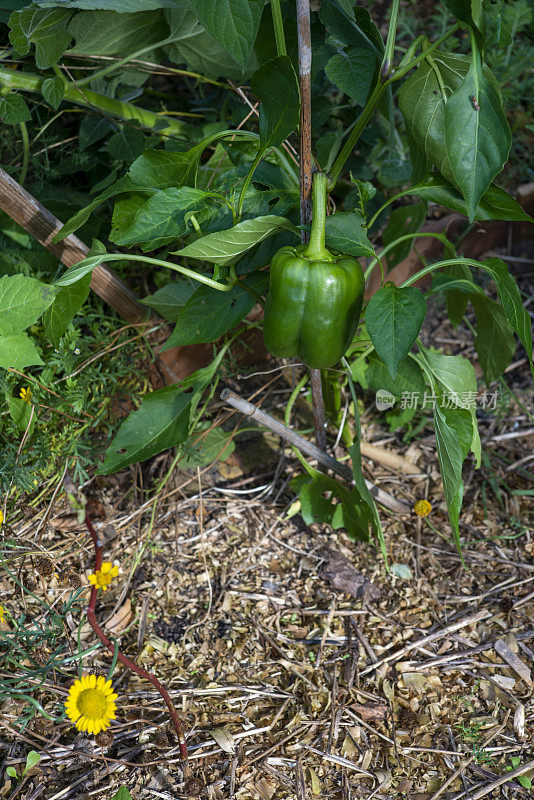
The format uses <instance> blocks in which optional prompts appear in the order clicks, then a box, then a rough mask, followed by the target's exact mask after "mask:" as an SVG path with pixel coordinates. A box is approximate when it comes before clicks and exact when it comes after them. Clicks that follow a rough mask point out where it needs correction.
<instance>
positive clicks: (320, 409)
mask: <svg viewBox="0 0 534 800" xmlns="http://www.w3.org/2000/svg"><path fill="white" fill-rule="evenodd" d="M297 38H298V50H299V84H300V223H301V225H308V224H309V222H310V220H311V203H310V197H311V189H312V151H311V65H312V49H311V26H310V2H309V0H297ZM301 236H302V241H303V242H304V243H305V242H306V241H307V238H308V237H307V234H306V231H304V230H303V231H302V234H301ZM310 383H311V389H312V402H313V423H314V428H315V438H316V440H317V445H318V447H319V448H320V449H321V450H326V432H325V412H324V401H323V389H322V386H321V371H320V370H318V369H311V370H310Z"/></svg>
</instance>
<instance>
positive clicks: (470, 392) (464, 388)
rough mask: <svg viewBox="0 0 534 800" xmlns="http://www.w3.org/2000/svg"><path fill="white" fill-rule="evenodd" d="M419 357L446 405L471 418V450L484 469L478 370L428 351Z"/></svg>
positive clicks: (461, 359) (421, 350) (422, 349)
mask: <svg viewBox="0 0 534 800" xmlns="http://www.w3.org/2000/svg"><path fill="white" fill-rule="evenodd" d="M419 357H420V358H422V359H423V361H424V364H425V365H426V367H427V369H428V370H429V371H430V374H431V377H432V380H433V382H434V384H435V385H436V386H437V389H438V390H439V392H440V393H441V395H442V396H443V397H442V398H441V399H440V402H442V403H443V404H444V405H446V406H448V407H453V408H461V409H464V410H466V411H468V412H469V413H470V415H471V426H472V435H471V441H470V448H471V450H472V451H473V454H474V456H475V461H476V465H477V467H479V466H480V459H481V444H480V436H479V433H478V424H477V417H476V398H477V380H476V375H475V368H474V367H473V365H472V364H471V362H470V361H468V360H467V358H464V357H463V356H447V355H444V354H443V353H436V352H434V351H433V350H428V349H426V348H425V347H420V348H419Z"/></svg>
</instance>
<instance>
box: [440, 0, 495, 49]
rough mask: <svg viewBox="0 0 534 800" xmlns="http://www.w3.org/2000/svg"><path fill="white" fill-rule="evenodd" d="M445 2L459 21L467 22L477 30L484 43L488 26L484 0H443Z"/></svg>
mask: <svg viewBox="0 0 534 800" xmlns="http://www.w3.org/2000/svg"><path fill="white" fill-rule="evenodd" d="M443 2H444V3H445V5H446V6H447V8H448V9H449V11H450V12H451V14H453V15H454V16H455V17H456V19H457V20H458V21H459V22H465V23H466V24H467V25H469V26H470V27H472V28H475V29H476V30H477V32H478V34H479V37H480V43H482V42H483V36H484V33H485V28H486V26H485V19H484V12H483V10H482V0H443Z"/></svg>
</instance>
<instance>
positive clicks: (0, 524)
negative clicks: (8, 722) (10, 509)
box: [0, 511, 4, 528]
mask: <svg viewBox="0 0 534 800" xmlns="http://www.w3.org/2000/svg"><path fill="white" fill-rule="evenodd" d="M3 521H4V512H3V511H0V528H1V527H2V522H3Z"/></svg>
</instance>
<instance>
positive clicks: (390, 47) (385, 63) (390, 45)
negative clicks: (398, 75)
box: [380, 0, 400, 78]
mask: <svg viewBox="0 0 534 800" xmlns="http://www.w3.org/2000/svg"><path fill="white" fill-rule="evenodd" d="M399 4H400V0H393V2H392V4H391V14H390V17H389V27H388V38H387V40H386V48H385V50H384V58H383V59H382V66H381V68H380V72H381V74H382V77H384V78H387V76H388V75H389V73H390V71H391V67H392V65H393V54H394V51H395V38H396V36H397V22H398V18H399Z"/></svg>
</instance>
